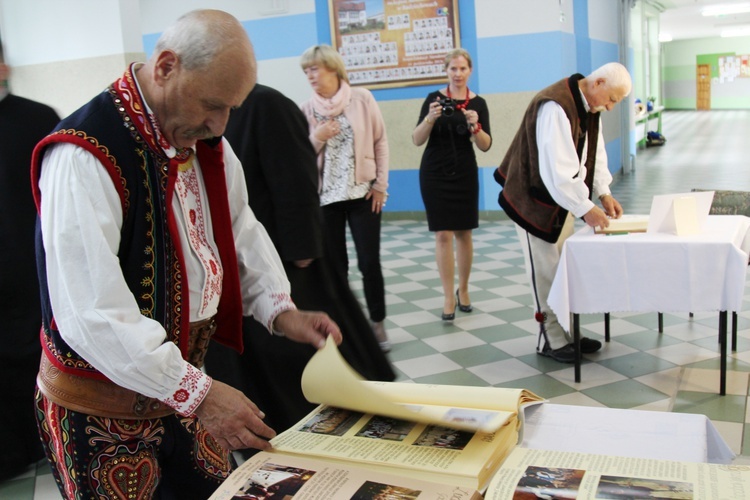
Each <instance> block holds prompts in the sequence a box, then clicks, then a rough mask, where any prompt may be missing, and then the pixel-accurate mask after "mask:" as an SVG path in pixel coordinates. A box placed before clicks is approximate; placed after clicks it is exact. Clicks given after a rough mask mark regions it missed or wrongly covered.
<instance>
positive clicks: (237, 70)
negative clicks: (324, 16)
mask: <svg viewBox="0 0 750 500" xmlns="http://www.w3.org/2000/svg"><path fill="white" fill-rule="evenodd" d="M255 81H256V62H255V58H254V54H253V50H252V45H251V43H250V40H249V39H248V37H247V34H246V33H245V31H244V28H243V27H242V25H241V24H240V23H239V22H238V21H237V20H236V19H235V18H234V17H232V16H230V15H229V14H227V13H225V12H221V11H216V10H199V11H193V12H190V13H188V14H186V15H185V16H183V17H181V18H180V19H179V20H178V21H177V22H176V23H175V24H174V25H172V26H171V27H169V28H167V29H166V30H165V31H164V33H163V34H162V36H161V37H160V39H159V41H158V42H157V44H156V47H155V50H154V53H153V56H152V57H151V58H150V59H149V60H148V61H147V62H146V63H140V64H139V63H136V64H133V65H131V66H130V68H129V69H128V70H127V71H126V72H125V74H124V75H123V76H122V77H121V78H119V79H118V80H117V81H115V82H114V83H113V84H112V85H111V86H110V87H109V88H107V89H106V90H105V91H104V92H102V93H101V94H99V95H98V96H97V97H95V98H94V99H92V100H91V101H90V102H89V103H87V104H86V105H84V106H83V107H82V108H81V109H79V110H78V111H76V112H74V113H73V114H72V115H71V116H69V117H67V118H65V119H64V120H63V121H62V122H61V123H60V124H59V125H58V127H57V128H56V132H54V133H52V134H51V135H49V136H48V137H46V138H45V139H43V140H42V141H41V142H40V143H39V145H38V146H37V148H36V149H35V152H34V158H33V160H32V165H33V166H32V168H33V176H34V177H33V178H34V179H35V180H36V182H34V183H33V188H34V190H35V199H36V203H37V208H38V210H39V224H38V230H37V262H38V265H39V275H40V284H41V289H42V309H43V325H42V349H43V354H42V363H41V367H40V370H39V375H38V377H37V387H38V391H37V417H38V421H39V429H40V433H41V435H42V440H43V442H44V443H45V447H46V453H47V458H48V460H49V462H50V464H51V466H52V470H53V474H54V476H55V479H56V480H57V482H58V486H59V488H60V491H61V492H62V494H63V496H64V497H66V498H125V497H127V498H131V497H138V498H152V497H159V498H207V497H208V496H210V494H211V493H212V492H213V491H214V490H215V488H216V487H217V486H218V485H219V484H220V483H221V481H222V480H223V479H225V478H226V477H227V476H228V474H229V473H230V472H231V469H232V467H233V466H234V461H233V459H232V457H231V454H230V451H231V450H234V449H240V448H257V449H268V448H270V445H269V443H268V441H267V440H268V439H269V438H271V437H273V436H274V435H275V432H274V431H273V430H272V429H271V428H269V427H268V426H267V425H265V424H264V423H263V417H264V414H263V412H262V410H261V409H259V408H258V407H257V406H256V405H255V404H254V403H253V402H252V401H250V400H249V399H247V398H246V397H245V396H244V395H243V394H242V393H241V392H240V391H238V390H236V389H234V388H232V387H230V386H228V385H225V384H223V383H221V382H219V381H215V380H212V379H211V378H210V377H209V376H207V375H206V374H205V373H203V372H202V371H201V369H200V368H201V366H202V364H203V357H204V355H205V352H206V349H207V347H208V343H209V340H210V339H211V337H212V336H213V339H214V340H216V341H218V342H221V343H222V344H225V345H227V346H229V347H232V348H234V349H237V350H241V349H242V317H243V315H245V316H254V317H255V318H256V319H257V320H258V321H259V322H260V323H262V324H263V325H265V326H266V328H267V329H268V330H269V332H273V333H275V334H279V335H286V336H287V337H289V338H290V339H291V340H295V341H297V342H302V343H308V344H312V345H314V346H316V347H321V346H322V345H323V344H324V342H325V337H326V336H327V335H331V336H332V337H333V338H334V340H335V341H336V342H337V343H340V342H341V333H340V331H339V328H338V326H337V325H336V324H335V323H334V322H333V321H331V319H330V318H329V317H328V316H327V315H325V314H322V313H310V312H303V311H299V310H297V309H296V307H295V305H294V303H293V302H292V300H291V298H290V295H289V293H290V288H289V282H288V280H287V278H286V275H285V273H284V268H283V266H282V263H281V261H280V259H279V256H278V254H277V253H276V250H275V249H274V246H273V244H272V242H271V240H270V238H269V237H268V234H267V233H266V231H265V229H264V228H263V226H262V225H261V224H260V223H259V222H258V221H257V219H256V218H255V216H254V214H253V212H252V211H251V209H250V207H249V206H248V197H247V189H246V185H245V180H244V175H243V172H242V167H241V165H240V162H239V160H238V159H237V157H236V156H235V154H234V153H233V152H232V149H231V147H230V146H229V144H228V143H227V142H226V140H225V139H223V138H222V137H221V136H222V134H223V132H224V129H225V126H226V124H227V120H228V117H229V113H230V110H231V109H232V108H236V107H239V106H240V105H241V104H242V102H243V101H244V99H245V98H246V97H247V95H248V94H249V93H250V91H251V90H252V88H253V86H254V85H255Z"/></svg>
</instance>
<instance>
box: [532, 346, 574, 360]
mask: <svg viewBox="0 0 750 500" xmlns="http://www.w3.org/2000/svg"><path fill="white" fill-rule="evenodd" d="M536 353H537V354H539V355H540V356H545V357H547V358H552V359H554V360H555V361H558V362H560V363H575V361H576V350H575V349H574V348H573V344H568V345H566V346H563V347H561V348H559V349H552V348H551V347H550V346H549V344H547V343H545V344H544V348H543V349H542V350H538V349H537V351H536Z"/></svg>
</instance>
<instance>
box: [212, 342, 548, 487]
mask: <svg viewBox="0 0 750 500" xmlns="http://www.w3.org/2000/svg"><path fill="white" fill-rule="evenodd" d="M302 389H303V392H304V394H305V397H306V398H307V399H308V400H310V401H312V402H315V403H318V404H319V405H320V406H318V407H317V408H316V409H315V410H314V411H312V412H311V413H310V414H308V415H307V416H305V417H304V418H303V419H302V420H300V421H299V422H298V423H297V424H296V425H294V426H292V427H291V428H290V429H288V430H287V431H285V432H283V433H281V434H279V435H278V436H276V437H275V438H273V439H272V440H271V443H272V444H273V447H274V449H273V451H272V452H268V453H258V454H256V455H254V456H253V457H252V458H251V459H250V460H248V461H247V462H245V463H244V464H243V465H242V466H241V467H239V468H238V469H237V470H236V471H235V472H234V473H233V474H232V475H231V476H230V478H229V479H227V481H225V483H224V484H223V485H222V486H221V487H220V488H219V489H218V490H217V491H216V493H215V494H214V495H213V496H212V497H211V499H212V500H221V499H229V498H256V497H257V498H264V497H262V496H260V495H256V497H253V496H243V495H244V493H242V494H241V493H240V490H243V491H249V490H258V491H262V490H268V489H269V488H275V489H279V488H286V487H292V488H297V490H296V491H297V493H296V494H292V496H294V498H296V499H300V500H301V499H313V498H320V499H334V498H347V499H349V498H362V499H366V498H376V497H375V496H369V494H364V493H362V492H363V491H365V490H366V491H374V489H377V488H404V489H406V490H418V491H420V492H422V493H421V494H419V495H413V496H405V497H404V498H420V499H423V498H454V496H453V495H454V493H455V495H456V496H455V498H456V499H457V500H458V499H462V498H467V499H468V498H480V497H473V495H475V494H476V492H477V490H479V491H481V490H483V489H484V488H486V486H487V484H488V483H489V480H490V478H491V477H492V475H493V474H494V473H495V471H496V470H497V468H498V467H499V466H500V464H501V463H502V461H503V460H504V459H505V457H506V456H507V455H508V453H510V451H511V450H512V449H513V448H514V447H515V446H516V444H517V443H518V442H519V431H520V430H521V429H522V421H521V416H522V412H523V407H525V406H527V405H530V404H536V403H540V402H542V401H543V400H542V399H541V398H539V397H538V396H536V395H535V394H533V393H531V392H529V391H526V390H523V389H505V388H498V387H464V386H449V385H431V384H413V383H398V382H371V381H366V380H364V379H363V378H362V377H361V376H359V374H357V373H356V372H355V371H354V370H353V369H352V368H351V367H350V366H349V365H348V364H347V363H346V362H345V361H344V359H343V358H342V357H341V354H340V353H339V351H338V349H337V348H336V346H335V344H334V343H333V342H331V341H329V342H328V343H327V344H326V346H325V347H324V348H323V349H321V350H319V351H318V352H317V353H316V354H315V355H314V356H313V357H312V359H311V360H310V362H309V363H308V365H307V367H306V368H305V371H304V373H303V375H302ZM289 470H291V472H289ZM277 471H281V472H284V474H281V475H276V474H271V472H277ZM271 476H274V477H275V479H278V480H274V479H265V478H266V477H271ZM284 478H285V479H284ZM389 491H392V490H389ZM356 492H360V493H357V494H356V495H355V494H354V493H356ZM449 492H454V493H450V494H448V493H449ZM461 492H463V493H461ZM461 495H464V496H461ZM397 498H400V497H397Z"/></svg>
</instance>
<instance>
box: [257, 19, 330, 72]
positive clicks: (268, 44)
mask: <svg viewBox="0 0 750 500" xmlns="http://www.w3.org/2000/svg"><path fill="white" fill-rule="evenodd" d="M316 17H319V16H316V15H315V13H309V14H297V15H292V16H283V17H270V18H267V19H259V20H252V21H244V22H243V23H242V26H243V27H244V28H245V31H247V33H248V35H250V40H252V41H253V46H254V47H255V57H256V58H257V59H258V60H259V61H264V60H266V59H281V58H285V57H299V56H300V55H302V53H303V52H304V51H305V49H307V48H308V47H310V46H311V45H315V44H316V43H317V32H316V30H315V23H316ZM288 35H290V36H288Z"/></svg>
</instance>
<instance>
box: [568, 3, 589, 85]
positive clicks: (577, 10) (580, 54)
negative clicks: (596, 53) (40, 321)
mask: <svg viewBox="0 0 750 500" xmlns="http://www.w3.org/2000/svg"><path fill="white" fill-rule="evenodd" d="M573 26H574V27H573V29H574V31H575V36H576V59H577V61H576V68H577V69H576V71H577V72H578V73H582V74H584V75H588V74H589V73H591V70H592V69H593V68H592V67H591V39H590V38H589V2H588V0H573Z"/></svg>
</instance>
